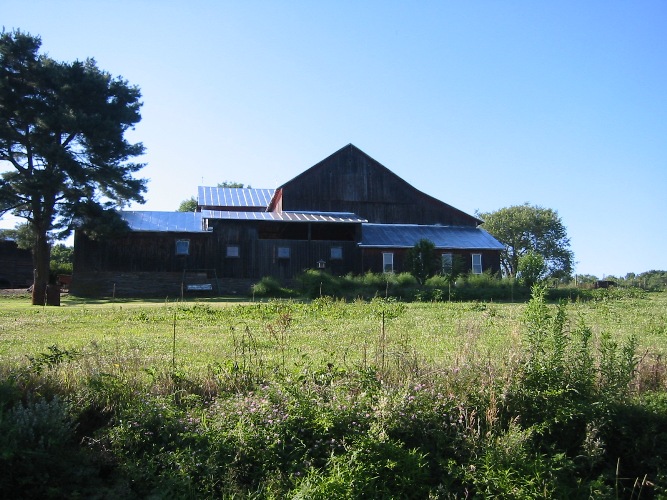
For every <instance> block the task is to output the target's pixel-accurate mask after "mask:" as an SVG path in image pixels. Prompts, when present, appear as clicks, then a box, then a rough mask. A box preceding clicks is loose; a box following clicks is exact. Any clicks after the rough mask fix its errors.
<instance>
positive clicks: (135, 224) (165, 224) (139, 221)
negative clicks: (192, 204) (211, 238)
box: [120, 210, 205, 233]
mask: <svg viewBox="0 0 667 500" xmlns="http://www.w3.org/2000/svg"><path fill="white" fill-rule="evenodd" d="M120 214H121V216H122V217H123V219H124V220H125V221H127V223H128V224H129V225H130V229H131V230H132V231H160V232H180V233H201V232H205V230H204V226H203V225H202V216H201V213H199V212H151V211H142V210H138V211H123V212H121V213H120Z"/></svg>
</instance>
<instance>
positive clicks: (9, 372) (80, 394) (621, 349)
mask: <svg viewBox="0 0 667 500" xmlns="http://www.w3.org/2000/svg"><path fill="white" fill-rule="evenodd" d="M63 304H64V306H63V307H61V308H42V307H25V306H24V305H23V304H22V303H19V302H18V301H16V300H10V299H3V300H2V301H0V340H1V343H0V355H1V356H2V359H3V364H2V366H1V368H0V374H1V378H0V467H2V470H3V472H6V473H5V474H3V475H2V478H1V479H0V491H1V492H2V494H3V496H16V495H17V494H19V496H20V492H28V493H29V494H30V495H31V496H47V497H48V496H54V497H73V496H82V497H123V498H145V497H148V496H155V497H164V498H218V497H233V496H236V497H256V498H285V497H287V498H291V497H296V498H341V497H343V498H378V497H384V498H452V497H466V496H470V495H476V496H482V497H485V496H497V497H502V498H510V497H511V498H538V497H542V498H555V497H556V498H563V497H573V498H589V497H591V496H592V497H611V498H626V497H628V498H629V497H633V498H638V497H641V498H650V497H652V496H660V495H662V494H664V493H665V490H664V488H665V479H666V478H665V471H666V469H665V467H666V466H667V455H666V452H665V450H667V395H666V389H667V386H666V377H667V374H666V373H665V364H664V361H663V360H664V355H665V351H666V348H667V340H666V335H667V331H666V330H665V325H666V324H667V297H665V296H664V295H663V294H653V295H642V296H630V295H628V294H625V295H620V294H618V295H613V294H605V295H600V296H599V297H598V298H596V299H595V300H589V301H586V302H581V301H580V302H570V303H565V302H564V303H561V304H559V305H558V304H550V303H549V302H547V301H546V300H545V294H544V290H543V289H536V290H534V296H533V299H532V300H531V302H530V303H528V304H512V303H507V304H497V303H490V302H437V303H409V304H408V303H403V302H400V301H397V300H395V299H392V298H375V299H373V300H370V301H361V300H357V301H354V302H347V303H346V302H344V301H342V300H336V299H333V298H329V297H322V298H318V299H316V300H314V301H312V302H310V303H299V302H294V301H290V300H283V301H270V302H263V303H252V304H218V303H213V302H207V303H203V302H195V303H182V302H168V301H163V302H161V303H153V304H147V303H143V304H140V303H133V302H125V303H118V302H116V303H104V304H93V303H82V302H79V301H73V300H71V299H64V300H63ZM25 488H28V489H25Z"/></svg>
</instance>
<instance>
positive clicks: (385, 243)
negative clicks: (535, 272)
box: [359, 224, 504, 250]
mask: <svg viewBox="0 0 667 500" xmlns="http://www.w3.org/2000/svg"><path fill="white" fill-rule="evenodd" d="M421 239H427V240H430V241H432V242H433V243H434V244H435V247H436V248H438V249H457V248H461V249H463V248H465V249H475V250H502V249H503V248H504V247H503V245H502V243H500V242H499V241H498V240H497V239H495V238H494V237H493V236H491V235H490V234H489V233H487V232H486V231H485V230H484V229H481V228H478V227H459V226H420V225H415V224H362V225H361V243H360V244H359V246H361V247H376V248H412V247H413V246H415V244H416V243H417V242H418V241H419V240H421Z"/></svg>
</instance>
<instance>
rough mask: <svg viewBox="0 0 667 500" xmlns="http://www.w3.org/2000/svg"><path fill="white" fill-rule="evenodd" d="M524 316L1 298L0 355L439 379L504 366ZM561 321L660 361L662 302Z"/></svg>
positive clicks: (625, 302) (663, 297)
mask: <svg viewBox="0 0 667 500" xmlns="http://www.w3.org/2000/svg"><path fill="white" fill-rule="evenodd" d="M524 308H525V305H524V304H496V303H478V302H472V303H447V302H444V303H442V302H441V303H408V304H402V303H395V302H388V303H383V302H381V301H376V302H371V303H368V302H355V303H343V302H336V301H332V300H330V299H320V300H317V301H315V302H313V303H310V304H302V303H296V302H286V301H270V302H263V303H259V302H258V303H238V302H227V301H225V300H224V299H219V300H207V301H201V302H194V301H193V302H168V301H154V302H150V301H115V302H113V303H112V302H109V301H83V300H80V299H75V298H69V297H63V300H62V306H61V307H37V306H31V305H29V300H28V299H27V297H20V296H19V297H16V296H0V355H1V356H2V359H3V362H5V363H12V364H14V363H18V364H21V363H25V362H26V360H27V357H28V356H35V355H37V354H39V353H43V352H45V351H46V350H48V348H49V346H53V345H56V346H57V347H58V348H59V349H65V350H74V351H77V352H82V353H90V354H96V355H98V356H96V357H99V355H103V356H102V357H108V358H109V359H113V360H114V363H115V364H116V365H120V364H122V365H123V366H126V367H128V368H129V367H130V366H134V367H135V368H139V369H142V368H146V367H154V368H155V367H162V366H164V365H165V364H169V365H170V364H171V363H172V362H173V361H174V360H175V361H176V363H177V364H178V365H179V366H181V367H184V368H185V367H187V369H188V370H192V371H195V372H196V371H199V370H206V369H207V367H209V366H210V365H211V364H215V363H224V362H229V361H230V360H231V361H235V362H245V363H255V364H262V365H263V366H267V367H268V366H276V364H280V365H281V366H282V368H285V369H289V368H290V367H292V366H294V365H295V364H298V363H303V362H305V361H308V362H309V363H315V364H319V363H320V362H324V363H332V364H334V365H336V366H338V367H346V366H347V367H358V366H363V365H371V364H374V365H376V366H377V365H378V363H381V362H382V363H396V364H401V363H408V362H409V363H413V364H414V363H418V364H419V365H420V366H422V367H424V366H429V367H432V368H434V369H438V368H443V367H451V366H453V365H454V364H456V363H457V362H458V361H457V360H460V359H463V358H466V357H469V356H470V354H471V353H475V356H485V357H488V358H489V359H494V360H498V361H502V359H503V358H505V357H507V356H509V354H510V352H511V351H512V349H513V348H514V347H515V346H516V345H517V343H518V342H520V332H521V317H522V312H523V310H524ZM383 310H384V312H385V321H384V323H385V326H384V336H383V333H382V332H383V330H382V312H383ZM567 311H568V318H569V321H570V323H571V324H575V323H577V322H578V321H580V320H583V321H584V322H585V323H586V324H587V325H588V326H589V327H590V328H591V329H592V331H593V335H594V339H595V338H596V337H597V336H599V335H600V334H601V333H605V332H606V333H610V334H612V336H613V337H614V338H618V339H619V341H620V340H622V339H624V338H626V337H628V336H630V335H636V337H637V338H638V340H639V349H640V354H641V355H643V354H645V353H648V355H649V356H658V355H660V356H665V355H666V354H667V294H664V293H653V294H648V295H646V298H639V299H638V298H628V299H620V300H603V301H590V302H586V303H572V304H570V305H569V306H568V309H567ZM174 338H175V344H174ZM174 347H175V350H174ZM174 355H175V356H174Z"/></svg>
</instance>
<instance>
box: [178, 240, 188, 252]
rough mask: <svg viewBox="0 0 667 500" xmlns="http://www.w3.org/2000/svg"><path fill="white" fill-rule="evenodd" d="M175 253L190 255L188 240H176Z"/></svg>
mask: <svg viewBox="0 0 667 500" xmlns="http://www.w3.org/2000/svg"><path fill="white" fill-rule="evenodd" d="M176 255H190V240H176Z"/></svg>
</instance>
